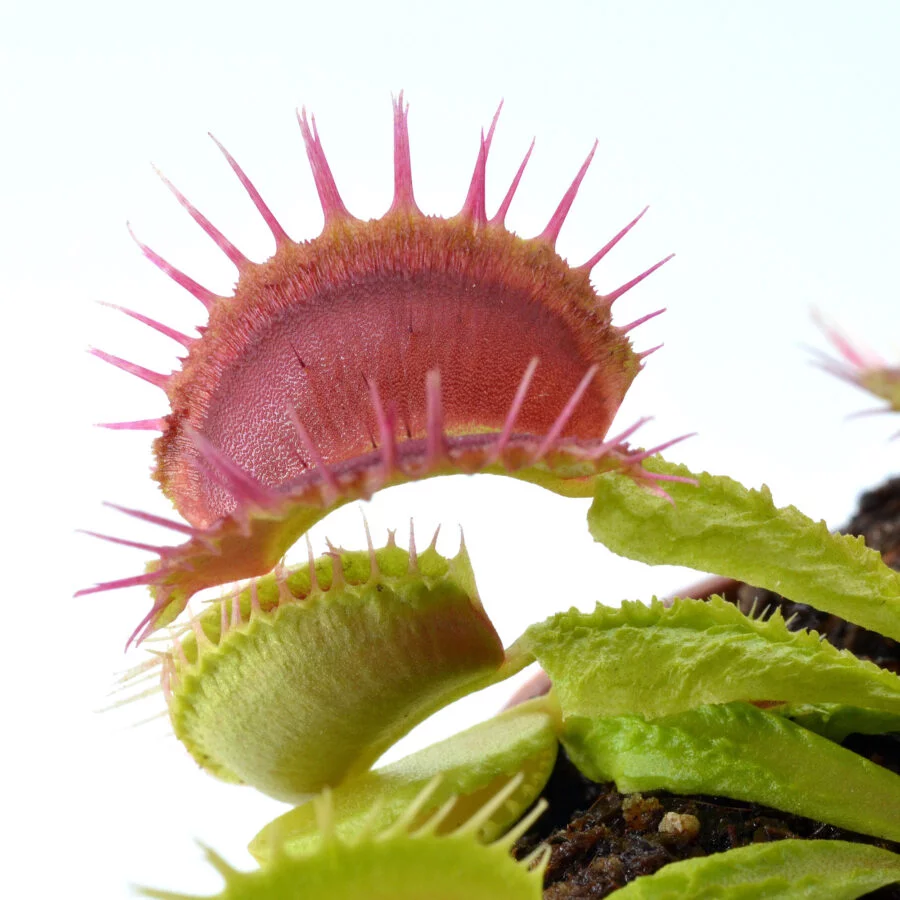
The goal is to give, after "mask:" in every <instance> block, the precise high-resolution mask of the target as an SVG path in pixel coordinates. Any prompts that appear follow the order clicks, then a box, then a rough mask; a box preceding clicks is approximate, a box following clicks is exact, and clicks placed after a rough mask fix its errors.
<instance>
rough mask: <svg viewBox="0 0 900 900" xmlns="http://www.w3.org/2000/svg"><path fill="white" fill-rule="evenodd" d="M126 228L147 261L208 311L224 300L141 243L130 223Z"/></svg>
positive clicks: (126, 224)
mask: <svg viewBox="0 0 900 900" xmlns="http://www.w3.org/2000/svg"><path fill="white" fill-rule="evenodd" d="M125 227H126V228H127V229H128V233H129V234H130V235H131V238H132V240H133V241H134V242H135V243H136V244H137V245H138V247H140V249H141V253H143V254H144V256H146V257H147V259H149V260H150V262H152V263H153V265H154V266H156V267H157V268H158V269H159V270H160V271H161V272H163V273H165V274H166V275H168V276H169V278H171V279H172V281H174V282H175V283H176V284H177V285H179V286H180V287H183V288H184V289H185V290H186V291H187V292H188V293H189V294H191V295H192V296H193V297H196V298H197V299H198V300H199V301H200V302H201V303H202V304H203V305H204V306H205V307H206V309H207V310H210V309H212V308H213V305H214V304H215V303H216V301H217V300H221V299H222V298H221V297H220V296H219V295H218V294H214V293H213V292H212V291H211V290H209V289H208V288H205V287H203V285H202V284H198V283H197V282H196V281H194V279H193V278H189V277H188V276H187V275H185V274H184V272H182V271H180V270H179V269H176V268H175V266H173V265H170V264H169V263H167V262H166V261H165V260H164V259H163V258H162V257H161V256H160V255H159V254H158V253H157V252H156V251H155V250H151V249H150V248H149V247H148V246H147V245H146V244H144V243H143V242H141V241H139V240H138V238H137V237H136V235H135V233H134V231H132V229H131V225H130V224H129V223H128V222H126V223H125Z"/></svg>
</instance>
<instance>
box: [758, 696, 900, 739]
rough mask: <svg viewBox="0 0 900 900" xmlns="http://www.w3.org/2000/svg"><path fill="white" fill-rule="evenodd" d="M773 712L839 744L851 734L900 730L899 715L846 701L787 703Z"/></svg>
mask: <svg viewBox="0 0 900 900" xmlns="http://www.w3.org/2000/svg"><path fill="white" fill-rule="evenodd" d="M771 712H774V713H778V714H779V715H782V716H786V717H787V718H789V719H792V720H793V721H794V722H796V723H797V724H798V725H802V726H803V727H804V728H808V729H809V730H810V731H815V732H816V734H821V735H822V737H827V738H828V740H830V741H836V742H837V743H840V742H841V741H843V740H844V739H845V738H846V737H847V736H848V735H851V734H887V733H889V732H893V731H896V732H900V714H898V713H894V712H883V711H882V710H878V709H864V708H862V707H859V706H846V705H845V704H843V703H815V704H811V703H810V704H807V703H788V704H785V705H784V706H780V707H776V708H774V709H772V710H771Z"/></svg>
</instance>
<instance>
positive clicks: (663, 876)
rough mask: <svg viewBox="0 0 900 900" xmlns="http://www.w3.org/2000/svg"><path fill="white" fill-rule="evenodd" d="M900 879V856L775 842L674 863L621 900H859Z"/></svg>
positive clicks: (855, 847)
mask: <svg viewBox="0 0 900 900" xmlns="http://www.w3.org/2000/svg"><path fill="white" fill-rule="evenodd" d="M896 881H900V856H898V855H897V854H896V853H891V852H890V851H888V850H882V849H880V848H879V847H871V846H869V845H867V844H852V843H850V842H848V841H799V840H786V841H775V842H773V843H769V844H752V845H751V846H749V847H740V848H738V849H736V850H729V851H728V852H726V853H714V854H713V855H712V856H703V857H698V858H695V859H685V860H682V861H681V862H674V863H670V864H669V865H667V866H665V867H663V868H662V869H660V870H659V871H658V872H656V873H655V874H653V875H647V876H644V877H643V878H638V879H637V880H635V881H633V882H632V883H631V884H629V885H626V886H625V887H624V888H621V889H620V890H619V891H617V892H616V900H684V898H686V897H703V898H710V900H712V898H716V897H721V898H726V897H727V898H728V900H760V898H766V900H855V898H857V897H861V896H862V895H863V894H867V893H869V891H874V890H877V889H878V888H880V887H884V886H885V885H888V884H893V883H894V882H896Z"/></svg>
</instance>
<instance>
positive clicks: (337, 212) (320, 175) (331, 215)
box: [297, 107, 353, 225]
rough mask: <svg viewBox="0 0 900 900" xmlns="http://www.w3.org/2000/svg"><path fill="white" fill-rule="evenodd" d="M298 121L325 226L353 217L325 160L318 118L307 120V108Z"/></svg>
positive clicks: (300, 114)
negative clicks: (317, 122) (317, 125)
mask: <svg viewBox="0 0 900 900" xmlns="http://www.w3.org/2000/svg"><path fill="white" fill-rule="evenodd" d="M297 121H298V122H299V123H300V133H301V134H302V135H303V143H304V145H305V147H306V156H307V158H308V159H309V166H310V168H311V169H312V174H313V180H314V181H315V183H316V191H317V192H318V194H319V202H320V203H321V204H322V212H323V213H324V215H325V224H326V225H330V224H331V223H332V222H337V221H344V220H347V219H352V218H353V217H352V216H351V215H350V213H349V212H348V211H347V207H346V206H344V201H343V200H341V195H340V194H339V193H338V189H337V185H336V184H335V181H334V176H333V175H332V174H331V167H330V166H329V165H328V160H327V159H326V158H325V151H324V150H323V149H322V142H321V141H320V140H319V132H318V130H317V129H316V117H315V116H311V117H309V118H307V115H306V107H304V108H303V109H302V110H300V111H299V112H298V113H297Z"/></svg>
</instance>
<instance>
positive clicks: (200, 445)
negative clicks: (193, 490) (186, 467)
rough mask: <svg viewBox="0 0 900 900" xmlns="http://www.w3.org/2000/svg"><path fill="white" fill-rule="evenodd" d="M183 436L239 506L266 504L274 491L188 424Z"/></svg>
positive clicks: (270, 499)
mask: <svg viewBox="0 0 900 900" xmlns="http://www.w3.org/2000/svg"><path fill="white" fill-rule="evenodd" d="M184 433H185V436H186V437H187V438H188V439H189V440H190V441H191V443H192V444H193V445H194V447H195V448H196V449H197V452H198V453H199V454H200V457H201V459H202V460H203V462H204V463H205V464H206V466H207V467H208V468H209V469H210V471H211V472H212V474H213V475H216V476H218V478H219V480H220V481H222V482H223V483H224V485H225V486H226V487H227V488H228V489H229V490H230V491H231V493H232V494H233V495H234V498H235V500H237V502H238V504H239V505H241V506H247V505H252V506H261V507H265V506H268V505H269V504H270V503H271V502H272V498H273V495H274V492H273V491H272V489H271V488H268V487H266V486H265V485H264V484H261V483H260V482H259V481H257V480H256V479H255V478H254V477H253V476H252V475H250V474H249V473H248V472H245V471H244V470H243V469H242V468H241V467H240V466H239V465H238V464H237V463H236V462H235V461H234V460H233V459H231V457H230V456H228V455H227V454H226V453H224V452H222V451H221V450H220V449H219V448H218V447H216V446H215V445H214V444H212V442H210V441H209V440H208V439H207V438H206V437H204V436H203V435H202V434H200V432H199V431H197V430H196V429H194V428H192V427H191V426H190V425H185V426H184Z"/></svg>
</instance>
